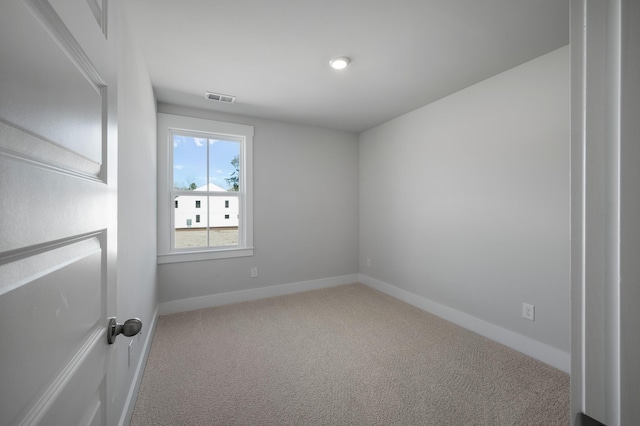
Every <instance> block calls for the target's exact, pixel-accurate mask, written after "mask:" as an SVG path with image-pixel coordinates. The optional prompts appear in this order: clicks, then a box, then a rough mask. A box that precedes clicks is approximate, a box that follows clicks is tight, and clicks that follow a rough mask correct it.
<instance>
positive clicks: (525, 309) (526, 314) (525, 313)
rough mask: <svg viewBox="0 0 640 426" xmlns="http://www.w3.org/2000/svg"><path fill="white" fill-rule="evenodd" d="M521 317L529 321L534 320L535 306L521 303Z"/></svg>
mask: <svg viewBox="0 0 640 426" xmlns="http://www.w3.org/2000/svg"><path fill="white" fill-rule="evenodd" d="M522 318H524V319H528V320H530V321H535V320H536V307H535V306H534V305H530V304H529V303H522Z"/></svg>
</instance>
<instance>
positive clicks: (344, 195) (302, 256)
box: [158, 103, 358, 302]
mask: <svg viewBox="0 0 640 426" xmlns="http://www.w3.org/2000/svg"><path fill="white" fill-rule="evenodd" d="M158 112H161V113H167V114H175V115H185V116H190V117H197V118H204V119H211V120H216V121H225V122H232V123H237V124H246V125H251V126H254V137H253V153H254V157H253V166H254V168H253V185H254V190H253V197H254V198H253V200H254V214H253V217H254V227H253V240H254V246H255V251H254V255H253V256H251V257H242V258H234V259H216V260H208V261H198V262H184V263H171V264H161V265H158V277H159V291H160V301H161V302H168V301H174V300H181V299H187V298H195V297H202V296H209V295H215V294H221V293H230V292H236V291H241V290H252V289H258V288H263V287H269V286H274V285H281V284H288V283H296V282H306V281H310V280H318V279H323V278H331V277H338V276H344V275H350V274H356V273H357V272H358V136H357V135H355V134H352V133H347V132H342V131H335V130H329V129H323V128H318V127H311V126H304V125H297V124H289V123H283V122H278V121H271V120H263V119H254V118H247V117H241V116H237V115H232V114H220V113H214V112H210V111H203V110H197V109H189V108H184V107H179V106H175V105H167V104H162V103H160V104H159V105H158ZM171 207H172V206H171V205H169V206H164V205H163V204H162V203H159V205H158V209H162V208H171ZM158 232H164V231H163V230H159V231H158ZM166 232H168V230H167V231H166ZM252 267H257V268H258V276H257V277H255V278H251V268H252Z"/></svg>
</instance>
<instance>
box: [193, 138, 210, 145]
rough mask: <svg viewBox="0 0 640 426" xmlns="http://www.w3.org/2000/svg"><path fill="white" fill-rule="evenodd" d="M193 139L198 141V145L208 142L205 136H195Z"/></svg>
mask: <svg viewBox="0 0 640 426" xmlns="http://www.w3.org/2000/svg"><path fill="white" fill-rule="evenodd" d="M193 141H194V142H195V143H196V145H197V146H204V144H205V143H206V142H207V139H205V138H193Z"/></svg>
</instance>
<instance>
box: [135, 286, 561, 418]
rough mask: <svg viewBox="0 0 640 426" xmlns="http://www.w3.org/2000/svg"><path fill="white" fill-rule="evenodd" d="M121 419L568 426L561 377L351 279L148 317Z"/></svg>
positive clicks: (534, 362) (520, 355)
mask: <svg viewBox="0 0 640 426" xmlns="http://www.w3.org/2000/svg"><path fill="white" fill-rule="evenodd" d="M131 424H132V425H154V426H155V425H568V424H569V376H568V375H567V374H565V373H563V372H561V371H559V370H556V369H554V368H552V367H549V366H547V365H545V364H542V363H540V362H538V361H536V360H534V359H532V358H529V357H527V356H525V355H522V354H520V353H518V352H516V351H514V350H511V349H509V348H507V347H505V346H502V345H500V344H497V343H495V342H492V341H490V340H488V339H486V338H484V337H481V336H479V335H477V334H474V333H472V332H470V331H467V330H465V329H463V328H460V327H458V326H456V325H453V324H451V323H449V322H447V321H444V320H442V319H440V318H438V317H435V316H433V315H430V314H428V313H425V312H423V311H421V310H419V309H416V308H414V307H412V306H410V305H408V304H406V303H404V302H401V301H398V300H396V299H393V298H391V297H388V296H386V295H384V294H382V293H379V292H377V291H375V290H372V289H370V288H368V287H366V286H364V285H362V284H353V285H347V286H340V287H334V288H330V289H324V290H316V291H310V292H305V293H298V294H293V295H288V296H281V297H275V298H270V299H263V300H258V301H253V302H245V303H239V304H235V305H227V306H221V307H216V308H211V309H203V310H199V311H192V312H186V313H180V314H174V315H167V316H162V317H160V319H159V320H158V325H157V329H156V332H155V337H154V339H153V344H152V347H151V352H150V355H149V360H148V362H147V366H146V369H145V372H144V377H143V379H142V385H141V387H140V393H139V396H138V400H137V403H136V407H135V410H134V413H133V419H132V422H131Z"/></svg>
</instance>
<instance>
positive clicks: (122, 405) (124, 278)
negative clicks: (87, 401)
mask: <svg viewBox="0 0 640 426" xmlns="http://www.w3.org/2000/svg"><path fill="white" fill-rule="evenodd" d="M123 15H124V14H123ZM122 19H123V21H126V17H125V16H122ZM122 29H123V31H122V34H121V37H122V40H121V52H120V64H119V86H118V184H119V188H118V309H117V311H118V313H117V315H118V320H119V322H124V321H125V320H126V319H128V318H132V317H138V318H140V319H141V320H142V323H143V328H142V335H141V336H140V337H134V338H132V339H131V338H127V337H124V336H120V337H119V338H118V339H117V340H116V344H117V345H118V347H117V357H118V358H117V378H116V380H117V383H116V386H117V389H116V397H117V401H116V404H117V407H118V412H123V415H124V416H127V415H130V414H131V410H132V409H133V405H132V403H133V402H135V401H133V400H132V399H130V398H131V396H132V392H131V391H132V388H133V386H134V385H135V381H136V380H139V379H140V374H141V372H140V371H138V372H137V374H138V376H136V371H137V370H136V369H137V367H138V366H139V361H140V356H141V355H142V352H143V351H142V350H143V348H144V346H145V344H146V343H148V342H147V338H148V337H150V333H149V332H150V331H151V330H150V327H151V326H152V323H153V321H154V316H155V315H156V309H157V305H158V295H157V283H156V281H157V275H156V271H157V268H156V111H155V98H154V96H153V90H152V88H151V82H150V80H149V75H148V73H147V69H146V66H145V64H144V62H143V61H142V59H141V58H142V57H141V55H140V54H139V51H138V48H137V45H136V42H135V40H134V38H133V36H132V34H131V32H130V31H129V29H128V27H127V26H126V22H124V23H123V25H122ZM131 340H133V342H134V352H133V353H134V356H133V358H132V363H131V367H129V366H128V360H127V352H128V344H129V342H130V341H131ZM121 421H122V420H121ZM124 424H128V421H127V420H126V419H124Z"/></svg>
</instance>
